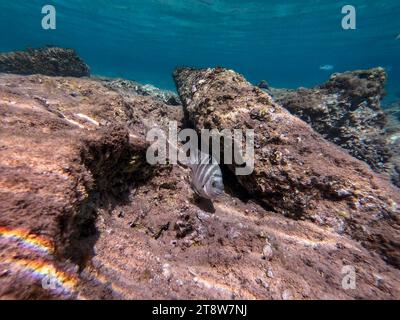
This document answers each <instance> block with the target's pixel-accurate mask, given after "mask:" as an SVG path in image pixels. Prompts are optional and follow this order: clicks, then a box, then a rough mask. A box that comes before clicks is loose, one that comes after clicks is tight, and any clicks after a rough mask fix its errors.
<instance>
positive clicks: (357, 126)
mask: <svg viewBox="0 0 400 320" xmlns="http://www.w3.org/2000/svg"><path fill="white" fill-rule="evenodd" d="M385 82H386V73H385V71H384V69H383V68H374V69H369V70H358V71H351V72H344V73H335V74H333V75H332V76H331V78H330V79H329V81H327V82H326V83H324V84H322V85H320V86H317V87H315V88H312V89H306V88H300V89H298V90H274V89H271V93H272V94H273V96H274V99H275V101H276V102H277V103H278V104H280V105H282V106H283V107H284V108H286V109H287V110H289V111H290V112H291V113H292V114H294V115H296V116H298V117H300V118H301V119H302V120H304V121H306V122H307V123H309V124H310V125H311V126H312V128H313V129H314V130H315V131H317V132H319V133H320V134H322V136H323V137H324V138H326V139H328V140H329V141H331V142H333V143H335V144H337V145H339V146H341V147H342V148H344V149H346V150H348V152H349V153H350V154H351V155H352V156H354V157H356V158H357V159H360V160H363V161H365V162H366V163H368V164H369V165H370V166H371V168H372V169H373V170H375V171H376V172H383V171H384V169H385V164H386V163H387V162H388V161H389V160H390V158H391V156H392V153H391V149H390V146H389V145H388V144H387V140H386V133H385V126H386V124H387V118H386V115H385V113H384V112H383V110H382V108H381V105H380V101H381V99H382V98H383V96H384V85H385Z"/></svg>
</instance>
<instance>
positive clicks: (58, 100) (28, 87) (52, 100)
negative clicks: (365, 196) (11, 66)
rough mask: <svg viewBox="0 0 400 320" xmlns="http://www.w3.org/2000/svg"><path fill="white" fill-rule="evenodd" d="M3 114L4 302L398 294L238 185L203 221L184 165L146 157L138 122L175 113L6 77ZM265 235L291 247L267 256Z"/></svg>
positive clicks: (351, 256) (144, 99)
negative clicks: (152, 162)
mask: <svg viewBox="0 0 400 320" xmlns="http://www.w3.org/2000/svg"><path fill="white" fill-rule="evenodd" d="M204 83H205V82H204ZM204 83H203V84H204ZM200 85H202V83H200ZM199 89H200V90H201V87H199ZM72 92H75V93H77V94H73V95H71V93H72ZM215 110H217V109H215ZM0 113H1V115H0V137H1V138H0V150H1V152H0V212H1V215H0V298H1V299H21V298H27V299H28V298H29V299H35V298H46V299H193V298H196V299H204V300H206V299H208V300H210V299H231V298H232V297H234V298H235V299H280V298H281V295H282V290H284V289H286V288H291V290H292V292H293V294H296V296H295V298H300V299H322V298H324V297H326V296H329V297H334V298H335V299H360V298H361V299H399V297H400V289H399V288H400V280H399V279H400V271H399V270H398V269H396V268H395V267H394V266H393V265H392V264H388V263H387V262H386V261H385V260H383V259H382V258H381V257H380V256H379V255H377V254H375V252H374V251H373V250H371V249H366V247H363V246H361V244H360V243H359V242H358V241H357V240H355V239H352V238H351V237H350V236H348V235H346V234H344V235H338V234H337V233H335V232H333V231H332V230H330V229H329V228H326V227H325V226H319V225H317V224H315V223H313V222H309V221H300V220H293V219H291V218H288V217H285V216H283V215H280V214H276V212H272V211H270V209H266V208H265V207H262V206H260V204H259V203H257V201H255V200H254V199H251V200H249V201H248V200H247V199H243V197H242V193H240V192H239V193H236V192H235V191H232V192H230V193H229V194H228V193H224V194H222V195H221V197H220V198H219V199H217V200H215V201H214V202H213V206H212V207H213V210H211V209H207V210H209V211H207V213H208V214H209V216H210V217H209V218H206V217H205V216H206V214H204V215H200V214H199V213H200V211H199V210H203V211H205V210H206V209H205V208H202V209H201V208H200V205H199V204H198V203H196V202H195V201H193V199H192V195H193V192H192V191H191V187H190V182H189V179H187V177H188V175H189V171H188V170H187V169H185V168H183V167H181V166H171V165H159V166H158V165H157V166H149V165H148V164H147V162H146V161H145V159H143V152H144V151H145V150H146V149H147V143H146V142H145V141H144V137H145V132H146V128H145V125H144V124H143V122H142V120H143V119H145V118H147V119H149V120H151V121H152V122H155V123H156V124H157V125H159V126H161V127H165V125H166V124H167V123H168V121H169V120H170V119H174V120H178V122H179V126H180V127H181V126H183V123H182V120H183V119H182V117H183V113H182V110H181V109H180V108H179V107H171V106H167V105H166V104H164V103H162V102H160V101H159V100H157V99H155V98H152V97H150V96H138V95H134V94H130V93H128V92H124V93H119V92H117V91H115V90H110V89H109V88H106V87H105V86H104V85H102V84H101V83H100V82H99V81H97V80H93V79H84V78H59V77H46V76H40V75H35V76H27V77H26V76H16V75H4V74H3V75H0ZM308 133H309V132H308ZM371 179H372V180H374V178H371ZM234 181H235V182H228V181H227V187H229V188H231V190H236V189H235V188H234V187H235V186H236V180H234ZM166 185H168V186H170V185H174V186H175V188H174V189H170V188H165V186H166ZM377 192H379V190H378V191H377ZM340 201H345V200H340ZM340 201H339V204H340ZM363 203H364V202H363ZM365 204H366V205H369V204H370V203H365ZM246 210H247V211H248V213H247V214H245V211H246ZM321 210H326V207H325V206H322V207H321ZM121 212H123V215H121V214H119V213H121ZM185 215H188V216H189V219H188V220H186V219H185ZM178 220H182V221H189V222H190V223H189V224H191V228H192V229H193V230H194V231H192V232H191V233H189V234H187V235H186V236H185V238H183V239H178V240H177V239H176V236H177V230H175V229H174V228H172V227H169V228H165V230H164V231H163V233H162V236H160V237H158V238H157V239H156V237H155V236H154V235H155V234H157V231H158V230H160V226H166V225H168V224H170V225H171V226H174V225H175V224H176V222H177V221H178ZM130 222H133V223H134V226H133V227H132V228H131V227H130V226H129V223H130ZM378 223H379V222H378ZM237 229H239V230H240V233H238V234H237V236H236V237H234V238H230V237H229V234H230V233H231V230H237ZM368 229H370V230H372V231H374V230H375V229H374V227H373V226H372V227H368ZM108 230H112V232H111V233H108V232H107V231H108ZM261 231H263V232H264V234H265V235H267V238H268V241H269V242H270V243H272V244H273V246H274V248H281V249H280V250H276V252H274V255H275V256H274V259H272V260H271V261H269V262H266V261H263V260H261V259H260V252H261V251H262V249H263V246H264V245H265V243H266V242H265V241H266V240H265V238H260V234H261ZM192 233H195V236H193V237H192ZM382 234H383V237H382V240H383V241H385V233H384V232H383V233H382ZM186 240H188V242H190V243H191V244H189V243H188V242H187V241H186ZM339 242H340V244H341V246H340V249H339V248H338V247H337V246H336V244H337V243H339ZM275 257H276V258H275ZM344 261H345V262H346V264H348V265H353V266H355V267H356V269H357V290H343V289H342V287H341V280H342V279H341V276H342V275H341V269H342V265H343V262H344ZM165 264H169V265H170V267H169V268H168V267H167V266H165ZM163 266H164V268H163ZM77 267H79V269H78V268H77ZM267 267H268V268H270V269H271V270H273V271H274V275H273V279H267V278H265V280H268V283H267V281H264V280H263V279H262V278H263V277H266V276H265V272H266V269H267ZM46 270H47V271H48V273H49V274H48V276H49V277H45V276H43V278H45V280H48V281H44V282H43V283H44V284H45V286H43V283H42V280H43V279H42V278H40V274H41V273H40V272H43V271H46ZM169 270H170V271H171V275H172V277H171V281H166V279H168V278H169V276H170V275H169V272H168V271H169ZM35 271H37V272H35ZM163 271H165V272H166V273H165V275H166V276H167V277H165V275H163ZM374 274H382V276H384V280H385V282H384V284H383V285H381V286H380V287H378V286H376V284H375V281H374V280H373V279H372V281H371V275H374ZM194 277H195V279H193V278H194ZM257 278H259V279H261V280H262V281H259V280H258V283H257V282H256V281H255V280H254V279H257ZM54 280H57V281H58V280H59V281H60V282H61V284H62V285H61V286H59V285H58V282H57V281H54ZM194 280H195V281H196V285H195V284H194ZM259 283H261V284H263V285H260V284H259ZM305 284H308V285H309V287H310V288H312V290H308V291H307V290H304V289H303V288H304V286H305ZM53 285H54V289H52V286H53ZM266 285H268V286H269V287H268V289H266ZM66 289H68V290H69V291H68V290H66ZM298 295H299V296H298Z"/></svg>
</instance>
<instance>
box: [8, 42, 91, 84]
mask: <svg viewBox="0 0 400 320" xmlns="http://www.w3.org/2000/svg"><path fill="white" fill-rule="evenodd" d="M0 72H4V73H14V74H23V75H30V74H43V75H48V76H64V77H68V76H70V77H88V76H90V70H89V67H88V66H87V65H86V64H85V62H84V61H83V60H82V59H81V58H79V57H78V55H77V54H76V52H75V50H73V49H64V48H57V47H46V48H40V49H28V50H26V51H16V52H8V53H1V54H0Z"/></svg>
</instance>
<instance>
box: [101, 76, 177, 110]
mask: <svg viewBox="0 0 400 320" xmlns="http://www.w3.org/2000/svg"><path fill="white" fill-rule="evenodd" d="M98 79H99V80H100V81H101V82H102V83H103V84H104V85H105V86H106V87H108V88H110V89H114V90H117V91H118V92H120V93H121V94H124V92H128V93H131V94H137V95H141V96H151V97H153V98H155V99H157V100H160V101H162V102H164V103H165V104H168V105H171V106H179V105H180V104H181V102H180V100H179V97H178V95H177V94H176V93H175V92H172V91H169V90H161V89H159V88H157V87H155V86H153V85H151V84H145V85H143V84H140V83H138V82H136V81H132V80H125V79H112V78H104V77H102V78H98Z"/></svg>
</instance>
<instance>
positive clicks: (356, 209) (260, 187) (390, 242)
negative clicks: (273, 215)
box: [174, 68, 400, 267]
mask: <svg viewBox="0 0 400 320" xmlns="http://www.w3.org/2000/svg"><path fill="white" fill-rule="evenodd" d="M174 78H175V82H176V85H177V88H178V92H179V94H180V97H181V100H182V103H183V106H184V108H185V114H186V115H187V117H188V118H189V120H190V121H191V122H192V124H193V126H194V127H195V128H196V129H197V130H201V129H203V128H207V129H218V130H223V129H242V130H245V129H247V128H253V129H255V148H256V150H255V169H254V172H253V173H252V174H251V175H247V176H237V177H236V178H237V180H238V182H239V183H240V184H241V185H242V186H243V187H244V188H245V189H246V190H247V192H248V193H249V194H250V195H251V197H252V198H254V199H257V200H258V201H260V202H261V203H263V205H264V206H265V208H269V209H271V210H274V211H276V212H279V213H281V214H283V215H285V216H288V217H292V218H294V219H306V220H310V221H313V222H315V223H317V224H318V225H321V226H326V227H329V228H332V229H333V230H336V231H337V232H338V233H342V234H343V233H344V234H348V235H350V236H351V237H352V238H354V239H357V240H359V241H361V243H362V244H363V245H364V246H365V247H367V248H370V249H373V250H376V251H377V252H379V253H380V254H381V255H382V257H383V258H384V259H385V260H386V261H388V262H390V263H391V264H393V265H395V266H397V267H399V266H400V251H399V247H400V236H399V233H398V228H399V208H398V203H399V201H400V195H399V192H398V189H397V188H395V187H394V186H392V185H391V184H390V183H388V181H386V180H383V179H381V178H380V177H379V176H378V175H377V174H375V173H374V172H373V171H372V170H371V169H370V168H369V167H368V166H367V165H365V163H363V162H361V161H359V160H357V159H355V158H353V157H351V156H350V155H349V154H348V153H346V152H345V151H344V150H343V149H341V148H339V147H337V146H335V145H334V144H332V143H330V142H328V141H327V140H325V139H324V138H323V137H322V136H321V135H320V134H318V133H317V132H315V131H314V130H313V129H312V128H311V127H310V126H309V125H308V124H306V123H305V122H303V121H302V120H300V119H299V118H298V117H295V116H293V115H291V114H290V113H289V112H288V111H286V110H285V109H284V108H282V107H281V106H279V105H278V104H277V103H276V102H274V101H273V99H272V98H271V97H270V96H269V95H268V94H267V93H265V92H263V91H262V90H261V89H259V88H257V87H254V86H252V85H251V84H250V83H249V82H247V81H246V80H245V79H244V78H243V76H241V75H240V74H238V73H236V72H234V71H232V70H226V69H223V68H215V69H190V68H182V69H178V70H176V71H175V74H174ZM237 143H241V142H239V141H238V142H237ZM228 168H230V169H231V171H232V172H234V165H228Z"/></svg>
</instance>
